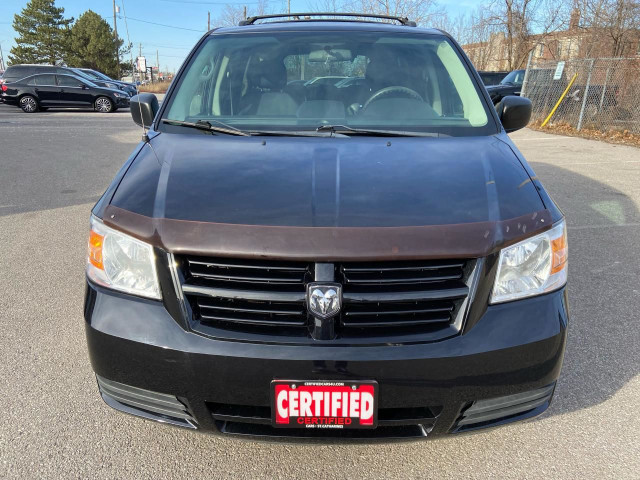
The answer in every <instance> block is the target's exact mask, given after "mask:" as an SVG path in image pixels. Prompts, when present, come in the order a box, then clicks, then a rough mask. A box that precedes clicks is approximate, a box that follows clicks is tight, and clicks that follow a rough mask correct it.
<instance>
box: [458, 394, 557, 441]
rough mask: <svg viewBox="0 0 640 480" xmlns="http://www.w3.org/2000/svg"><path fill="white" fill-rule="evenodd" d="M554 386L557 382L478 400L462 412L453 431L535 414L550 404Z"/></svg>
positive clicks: (489, 425) (495, 423)
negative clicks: (535, 388) (536, 388)
mask: <svg viewBox="0 0 640 480" xmlns="http://www.w3.org/2000/svg"><path fill="white" fill-rule="evenodd" d="M554 388H555V383H554V384H552V385H548V386H546V387H544V388H540V389H538V390H531V391H528V392H523V393H517V394H515V395H508V396H505V397H497V398H490V399H488V400H477V401H475V402H473V403H472V404H471V406H469V407H468V408H467V409H466V410H464V411H463V412H462V415H461V416H460V418H459V419H458V421H457V422H456V425H455V427H454V429H453V431H454V432H461V431H464V430H472V429H475V428H483V427H491V426H494V425H499V424H502V423H507V422H508V421H509V420H520V419H522V418H525V417H528V416H534V415H535V414H537V413H540V412H541V411H542V410H544V409H545V408H546V407H547V406H548V404H549V402H550V401H551V397H552V396H553V390H554ZM538 410H540V412H538Z"/></svg>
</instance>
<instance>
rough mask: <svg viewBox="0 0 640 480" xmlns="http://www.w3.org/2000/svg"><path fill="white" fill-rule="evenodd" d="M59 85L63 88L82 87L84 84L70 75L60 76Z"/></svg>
mask: <svg viewBox="0 0 640 480" xmlns="http://www.w3.org/2000/svg"><path fill="white" fill-rule="evenodd" d="M58 85H60V86H61V87H82V85H84V83H82V82H81V81H80V80H78V79H77V78H73V77H70V76H69V75H58Z"/></svg>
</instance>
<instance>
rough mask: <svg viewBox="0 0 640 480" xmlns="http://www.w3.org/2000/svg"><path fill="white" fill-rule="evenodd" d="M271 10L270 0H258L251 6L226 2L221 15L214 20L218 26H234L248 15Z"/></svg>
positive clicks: (263, 13) (262, 13) (265, 12)
mask: <svg viewBox="0 0 640 480" xmlns="http://www.w3.org/2000/svg"><path fill="white" fill-rule="evenodd" d="M245 9H246V10H245ZM269 11H270V10H269V2H268V0H258V3H257V4H255V5H252V6H251V8H247V7H243V6H242V5H236V4H226V5H225V6H224V8H223V9H222V13H221V14H220V16H218V17H217V18H216V19H215V20H214V25H216V26H218V27H232V26H234V25H238V23H240V22H241V21H242V20H244V19H245V18H246V17H251V16H254V15H265V14H267V13H268V12H269Z"/></svg>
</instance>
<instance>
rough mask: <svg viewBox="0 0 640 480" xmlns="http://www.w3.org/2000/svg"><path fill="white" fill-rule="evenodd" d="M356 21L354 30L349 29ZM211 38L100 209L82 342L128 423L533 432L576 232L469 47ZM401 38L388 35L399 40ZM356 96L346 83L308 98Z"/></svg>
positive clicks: (305, 432)
mask: <svg viewBox="0 0 640 480" xmlns="http://www.w3.org/2000/svg"><path fill="white" fill-rule="evenodd" d="M354 15H356V14H354ZM345 17H346V15H344V14H340V18H338V19H333V20H332V19H331V17H330V16H328V15H327V14H320V15H314V14H299V15H297V16H288V15H284V16H263V17H253V18H249V19H247V20H246V21H243V22H242V23H241V24H240V25H239V26H237V27H231V28H220V29H216V30H212V31H210V32H208V33H207V34H206V35H204V36H203V37H202V39H201V40H200V41H199V42H198V43H197V45H196V46H195V47H194V49H193V51H192V52H191V53H190V55H189V56H188V58H187V59H186V61H185V63H184V64H183V66H182V67H181V69H180V71H179V73H178V74H177V76H176V77H175V79H174V82H173V83H172V85H171V87H170V88H169V91H168V92H167V96H166V98H165V100H164V102H163V103H162V105H161V106H159V105H158V101H157V99H156V98H155V96H154V95H152V94H141V95H138V96H136V97H133V99H132V108H131V113H132V116H133V118H134V120H135V122H136V123H138V124H139V125H142V126H143V127H144V129H145V133H144V135H143V140H142V141H141V143H140V144H139V145H138V146H137V147H136V148H135V150H134V152H133V153H132V154H131V156H130V158H129V159H128V160H127V161H126V163H125V164H124V166H123V167H122V168H121V170H120V171H119V172H118V174H117V175H116V178H115V179H114V180H113V182H112V183H111V185H110V186H109V187H108V188H107V190H106V192H105V193H104V194H103V196H102V197H101V199H100V200H99V201H98V203H97V204H96V205H95V207H94V208H93V211H92V214H91V218H90V233H89V242H88V258H87V269H86V277H87V288H86V295H85V308H84V316H85V327H86V337H87V343H88V349H89V355H90V359H91V364H92V366H93V369H94V371H95V373H96V376H97V384H98V388H99V391H100V394H101V396H102V398H103V399H104V401H105V402H106V403H107V404H108V405H110V406H111V407H113V408H115V409H117V410H120V411H122V412H126V413H130V414H133V415H137V416H140V417H144V418H147V419H151V420H156V421H159V422H164V423H167V424H172V425H177V426H181V427H186V428H190V429H195V430H198V431H202V432H209V433H216V434H220V435H230V436H231V435H235V436H251V437H258V438H265V437H266V438H281V437H285V438H305V439H318V438H334V439H336V438H337V439H365V440H373V439H383V440H386V439H412V438H425V437H431V436H438V435H444V434H454V433H459V432H468V431H471V430H475V429H480V428H485V427H493V426H497V425H502V424H506V423H509V422H513V421H517V420H523V419H527V418H531V417H534V416H536V415H539V414H541V413H542V412H544V411H545V410H546V409H547V407H548V406H549V405H550V403H551V400H552V397H553V394H554V389H555V387H556V382H557V380H558V378H559V375H560V369H561V365H562V359H563V355H564V350H565V342H566V333H567V322H568V310H567V292H566V282H567V268H568V267H567V255H568V250H567V236H566V224H565V220H564V216H563V214H562V213H561V211H560V210H559V209H558V207H557V206H556V205H555V203H554V202H553V200H552V199H551V198H550V197H549V195H548V194H547V192H546V190H545V189H544V187H543V186H542V185H541V183H540V180H539V179H538V177H537V176H536V175H535V173H534V172H533V170H532V169H531V167H530V166H529V164H528V163H527V162H526V160H525V159H524V158H523V156H522V155H521V154H520V152H519V151H518V149H517V148H516V147H515V145H514V144H513V142H512V141H511V140H510V138H509V136H508V135H507V133H509V132H512V131H515V130H517V129H519V128H522V127H524V126H525V125H526V124H527V122H528V120H529V117H530V114H531V103H530V102H529V100H527V99H525V98H520V97H505V98H504V99H503V100H502V102H500V104H499V105H497V107H496V108H494V106H493V105H492V103H491V99H490V98H489V95H488V94H487V91H486V90H485V88H484V87H483V85H482V82H481V80H480V77H479V76H478V74H477V72H476V71H475V70H474V68H473V66H472V64H471V63H470V61H469V59H468V58H467V57H466V56H465V54H464V52H463V51H462V49H461V48H460V46H459V45H458V44H457V43H456V42H455V41H454V40H453V39H452V38H451V37H450V36H449V35H447V34H446V33H443V32H442V31H440V30H434V29H426V28H419V27H417V26H416V24H415V23H414V22H411V21H409V20H407V19H405V18H397V17H382V18H380V17H373V16H367V15H363V14H357V15H356V17H357V18H353V19H352V20H346V19H345ZM380 20H382V21H380ZM335 76H338V77H344V78H357V79H358V81H354V82H349V83H348V85H347V86H346V87H343V88H339V87H337V86H336V85H335V84H334V83H331V82H330V83H326V84H316V83H315V82H308V80H310V79H312V78H318V77H335Z"/></svg>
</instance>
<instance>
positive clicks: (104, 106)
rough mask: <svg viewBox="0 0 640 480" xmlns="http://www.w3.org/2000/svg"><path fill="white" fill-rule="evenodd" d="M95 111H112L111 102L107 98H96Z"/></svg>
mask: <svg viewBox="0 0 640 480" xmlns="http://www.w3.org/2000/svg"><path fill="white" fill-rule="evenodd" d="M95 110H96V111H97V112H100V113H109V112H111V111H113V102H112V101H111V99H110V98H107V97H98V98H97V99H96V103H95Z"/></svg>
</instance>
